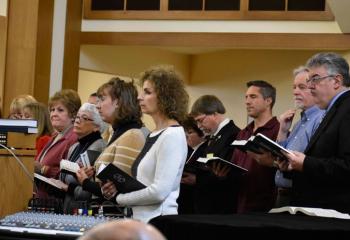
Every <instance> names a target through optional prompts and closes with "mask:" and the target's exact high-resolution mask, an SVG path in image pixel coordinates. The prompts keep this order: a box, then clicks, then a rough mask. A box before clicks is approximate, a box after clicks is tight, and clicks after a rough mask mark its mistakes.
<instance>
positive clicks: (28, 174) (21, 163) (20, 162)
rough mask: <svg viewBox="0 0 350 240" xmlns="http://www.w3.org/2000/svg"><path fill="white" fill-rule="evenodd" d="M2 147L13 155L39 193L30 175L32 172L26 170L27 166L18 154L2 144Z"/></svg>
mask: <svg viewBox="0 0 350 240" xmlns="http://www.w3.org/2000/svg"><path fill="white" fill-rule="evenodd" d="M0 147H3V148H5V149H6V150H7V151H8V152H9V153H11V154H12V156H13V157H14V158H15V159H16V161H17V162H18V164H19V165H20V166H21V168H22V169H23V171H24V173H25V174H26V175H27V177H28V178H29V180H30V181H31V182H32V183H33V186H34V188H35V192H38V189H37V187H36V185H35V183H34V178H33V177H32V175H31V174H30V172H29V171H28V169H27V168H26V166H25V165H24V164H23V162H22V160H20V159H19V158H18V157H17V156H16V154H15V153H14V152H13V151H12V150H11V149H10V148H8V147H6V146H5V145H3V144H1V143H0Z"/></svg>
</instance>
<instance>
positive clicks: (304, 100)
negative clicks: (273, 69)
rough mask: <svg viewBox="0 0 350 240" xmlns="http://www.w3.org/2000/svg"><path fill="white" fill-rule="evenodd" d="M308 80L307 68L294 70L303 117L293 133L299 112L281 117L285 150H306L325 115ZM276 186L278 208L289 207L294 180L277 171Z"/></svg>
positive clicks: (295, 90) (295, 91)
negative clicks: (294, 119)
mask: <svg viewBox="0 0 350 240" xmlns="http://www.w3.org/2000/svg"><path fill="white" fill-rule="evenodd" d="M308 78H309V72H308V69H307V68H306V67H299V68H297V69H295V70H294V83H293V95H294V103H295V107H296V109H300V110H301V114H300V115H301V117H300V120H299V121H298V122H297V123H296V124H295V125H294V127H293V129H292V131H291V132H290V131H289V130H290V127H291V124H292V121H293V117H294V116H295V113H296V111H297V110H296V109H291V110H288V111H286V112H285V113H283V114H281V115H280V117H279V121H280V130H279V133H278V136H277V141H278V142H279V143H280V144H281V145H282V146H284V147H285V148H287V149H290V150H294V151H299V152H303V151H304V150H305V148H306V146H307V145H308V143H309V141H310V138H311V136H312V135H313V133H314V132H315V130H316V129H317V127H318V125H319V123H320V122H321V119H322V116H323V115H324V111H323V110H321V109H319V108H318V107H317V106H316V105H315V98H314V97H313V96H312V94H311V91H310V89H309V88H308V85H307V80H308ZM275 184H276V187H277V188H278V195H277V201H276V206H277V207H281V206H286V205H289V200H290V194H289V193H290V190H291V187H292V180H291V179H288V178H285V177H284V176H283V173H282V172H281V171H280V170H277V172H276V176H275Z"/></svg>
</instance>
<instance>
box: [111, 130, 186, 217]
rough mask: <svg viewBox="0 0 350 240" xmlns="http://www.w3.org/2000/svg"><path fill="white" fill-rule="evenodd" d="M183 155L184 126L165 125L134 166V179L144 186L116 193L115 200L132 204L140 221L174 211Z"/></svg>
mask: <svg viewBox="0 0 350 240" xmlns="http://www.w3.org/2000/svg"><path fill="white" fill-rule="evenodd" d="M160 132H161V131H158V132H154V133H152V134H151V136H156V135H157V134H159V133H160ZM186 156H187V143H186V136H185V132H184V129H183V128H182V127H180V126H177V127H168V128H166V129H165V130H164V132H163V133H162V134H161V135H160V136H159V138H158V139H157V141H156V142H155V143H154V145H153V146H152V147H151V149H150V150H149V151H148V152H147V153H146V155H145V156H144V158H143V159H142V160H141V162H140V164H139V166H138V169H137V179H138V180H139V181H140V182H142V183H143V184H145V185H146V186H147V187H146V188H144V189H142V190H139V191H134V192H130V193H126V194H119V195H118V196H117V202H118V203H119V204H120V205H123V206H130V207H132V210H133V217H134V218H135V219H138V220H141V221H143V222H148V221H149V220H150V219H152V218H154V217H156V216H159V215H169V214H177V203H176V199H177V197H178V195H179V188H180V180H181V175H182V171H183V167H184V163H185V160H186Z"/></svg>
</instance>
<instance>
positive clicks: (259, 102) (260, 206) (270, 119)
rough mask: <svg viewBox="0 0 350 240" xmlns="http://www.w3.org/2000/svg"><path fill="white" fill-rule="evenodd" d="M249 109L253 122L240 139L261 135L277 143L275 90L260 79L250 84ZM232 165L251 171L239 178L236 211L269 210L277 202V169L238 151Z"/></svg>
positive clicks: (247, 98)
mask: <svg viewBox="0 0 350 240" xmlns="http://www.w3.org/2000/svg"><path fill="white" fill-rule="evenodd" d="M247 87H248V89H247V92H246V95H245V98H246V101H245V103H246V108H247V113H248V116H249V117H250V118H252V119H253V121H252V122H250V123H249V124H248V125H247V126H246V127H245V128H244V129H243V130H241V131H240V132H239V133H238V135H237V140H246V139H248V138H249V137H251V136H252V135H256V134H257V133H262V134H264V135H265V136H267V137H269V138H270V139H272V140H276V138H277V134H278V130H279V122H278V120H277V118H276V117H274V116H272V108H273V105H274V103H275V98H276V89H275V88H274V87H273V86H272V85H271V84H269V83H267V82H265V81H261V80H257V81H250V82H248V83H247ZM232 162H233V163H235V164H237V165H239V166H242V167H244V168H246V169H247V170H248V172H247V173H246V174H244V175H239V176H237V188H238V189H237V191H238V199H237V212H238V213H243V212H249V211H267V210H269V209H271V208H272V207H273V204H274V201H275V184H274V182H275V180H274V179H275V171H276V169H275V168H271V167H266V166H261V165H259V164H258V163H257V162H256V161H255V160H254V159H253V158H251V157H250V156H249V154H247V153H245V152H242V151H241V150H239V149H235V150H234V152H233V156H232Z"/></svg>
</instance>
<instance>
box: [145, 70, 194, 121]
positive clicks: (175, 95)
mask: <svg viewBox="0 0 350 240" xmlns="http://www.w3.org/2000/svg"><path fill="white" fill-rule="evenodd" d="M145 81H150V82H152V83H153V84H154V88H155V92H156V94H157V98H158V107H159V109H160V111H161V112H162V113H163V114H164V115H165V116H167V117H168V118H170V119H175V120H176V121H178V122H179V123H182V122H183V121H184V120H185V118H186V115H187V112H188V102H189V96H188V93H187V91H186V89H185V84H184V82H183V80H182V79H181V77H180V75H179V74H178V73H177V72H176V71H175V70H174V68H173V67H172V66H155V67H152V68H150V69H148V70H146V71H145V72H144V73H143V74H142V76H141V78H140V84H141V85H143V83H144V82H145Z"/></svg>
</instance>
